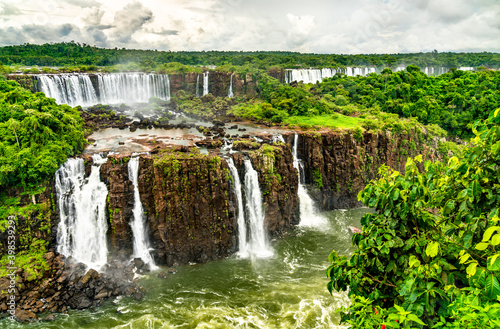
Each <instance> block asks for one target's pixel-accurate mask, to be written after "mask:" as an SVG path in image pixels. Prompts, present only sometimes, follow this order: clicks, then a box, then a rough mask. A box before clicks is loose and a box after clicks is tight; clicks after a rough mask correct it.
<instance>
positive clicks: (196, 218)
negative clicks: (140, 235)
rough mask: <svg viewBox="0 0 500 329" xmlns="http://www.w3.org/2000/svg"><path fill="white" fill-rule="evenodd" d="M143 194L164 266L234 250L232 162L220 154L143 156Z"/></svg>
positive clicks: (217, 256) (153, 239)
mask: <svg viewBox="0 0 500 329" xmlns="http://www.w3.org/2000/svg"><path fill="white" fill-rule="evenodd" d="M139 168H140V170H139V192H140V195H141V200H142V203H143V206H144V210H145V211H146V212H147V217H148V226H149V237H150V240H151V243H152V246H153V248H154V249H155V252H156V255H155V260H156V261H157V263H158V264H163V265H169V266H170V265H172V264H174V263H187V262H205V261H208V260H213V259H220V258H222V257H226V256H228V255H229V254H230V253H231V252H232V251H234V246H235V243H234V235H235V234H234V232H235V218H234V214H233V211H232V208H231V206H230V201H231V200H230V196H231V190H230V185H229V176H228V175H229V170H228V167H227V163H226V162H225V161H223V160H222V159H221V158H220V157H219V156H217V155H204V154H199V153H190V152H180V151H176V150H172V151H168V152H164V153H161V154H158V155H155V156H153V157H141V159H140V162H139Z"/></svg>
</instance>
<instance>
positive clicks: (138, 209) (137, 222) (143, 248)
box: [128, 157, 156, 269]
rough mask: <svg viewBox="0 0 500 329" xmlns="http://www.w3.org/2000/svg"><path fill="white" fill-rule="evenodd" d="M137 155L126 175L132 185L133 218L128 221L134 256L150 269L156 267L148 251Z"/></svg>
mask: <svg viewBox="0 0 500 329" xmlns="http://www.w3.org/2000/svg"><path fill="white" fill-rule="evenodd" d="M138 175H139V157H133V158H131V159H130V160H129V162H128V177H129V179H130V180H131V181H132V184H133V185H134V210H133V214H134V218H133V220H132V222H131V223H130V224H131V225H130V226H131V228H132V234H133V235H134V257H138V258H141V259H142V261H143V262H144V263H146V264H149V266H150V267H151V269H154V268H156V265H155V262H154V260H153V257H151V254H150V253H149V239H148V234H147V225H146V219H145V217H144V209H143V208H142V202H141V198H140V194H139V184H138Z"/></svg>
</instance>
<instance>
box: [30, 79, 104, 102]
mask: <svg viewBox="0 0 500 329" xmlns="http://www.w3.org/2000/svg"><path fill="white" fill-rule="evenodd" d="M36 78H37V80H38V84H39V86H40V91H42V92H43V93H45V95H46V96H47V97H51V98H54V99H55V100H56V103H58V104H68V105H70V106H76V105H81V106H90V105H94V104H97V102H98V98H97V94H96V91H95V90H94V87H93V86H92V81H90V77H89V76H88V74H60V75H36Z"/></svg>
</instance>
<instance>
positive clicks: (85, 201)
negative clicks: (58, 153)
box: [55, 154, 108, 270]
mask: <svg viewBox="0 0 500 329" xmlns="http://www.w3.org/2000/svg"><path fill="white" fill-rule="evenodd" d="M92 158H93V165H92V169H91V173H90V176H89V177H88V178H87V179H85V165H84V163H83V159H68V160H67V161H66V163H64V164H63V165H62V166H61V167H60V168H59V170H58V171H57V172H56V179H55V187H56V194H57V198H58V205H59V217H60V221H59V226H58V230H57V251H59V252H60V253H61V254H63V255H65V256H68V257H69V256H72V257H74V258H75V259H76V260H78V261H80V262H82V263H84V264H86V265H87V266H89V267H92V268H94V269H96V270H99V268H100V267H101V266H103V265H104V264H106V262H107V254H108V248H107V244H106V231H107V230H108V224H107V221H106V197H107V195H108V189H107V188H106V184H104V183H103V182H101V179H100V169H101V165H102V164H104V163H106V161H107V158H102V157H101V156H100V155H99V154H95V155H94V156H93V157H92Z"/></svg>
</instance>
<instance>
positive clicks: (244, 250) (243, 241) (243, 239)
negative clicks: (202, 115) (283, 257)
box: [227, 158, 250, 258]
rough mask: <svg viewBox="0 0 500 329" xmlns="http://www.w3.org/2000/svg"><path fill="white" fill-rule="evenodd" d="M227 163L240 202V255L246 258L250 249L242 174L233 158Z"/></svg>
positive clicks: (237, 199)
mask: <svg viewBox="0 0 500 329" xmlns="http://www.w3.org/2000/svg"><path fill="white" fill-rule="evenodd" d="M227 164H228V166H229V171H230V173H231V177H232V178H233V188H234V193H235V194H236V202H237V203H238V217H237V218H238V222H237V223H238V255H239V256H240V257H242V258H246V257H248V255H249V252H250V251H249V250H248V244H247V226H246V223H245V208H243V195H242V193H241V181H240V176H239V174H238V169H236V166H235V165H234V161H233V159H232V158H228V159H227Z"/></svg>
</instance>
